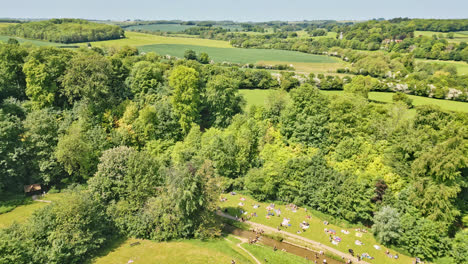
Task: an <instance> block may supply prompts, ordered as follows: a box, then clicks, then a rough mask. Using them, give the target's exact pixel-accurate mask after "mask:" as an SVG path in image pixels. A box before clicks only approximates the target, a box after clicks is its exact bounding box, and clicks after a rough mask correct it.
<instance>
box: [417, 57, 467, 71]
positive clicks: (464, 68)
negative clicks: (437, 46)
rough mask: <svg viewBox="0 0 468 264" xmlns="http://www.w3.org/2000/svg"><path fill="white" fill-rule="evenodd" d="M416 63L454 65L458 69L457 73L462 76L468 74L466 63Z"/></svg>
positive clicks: (432, 61) (435, 61)
mask: <svg viewBox="0 0 468 264" xmlns="http://www.w3.org/2000/svg"><path fill="white" fill-rule="evenodd" d="M416 61H422V62H427V63H439V64H445V65H454V66H455V67H456V68H457V73H458V74H460V75H466V74H468V63H466V62H464V61H441V60H425V59H416Z"/></svg>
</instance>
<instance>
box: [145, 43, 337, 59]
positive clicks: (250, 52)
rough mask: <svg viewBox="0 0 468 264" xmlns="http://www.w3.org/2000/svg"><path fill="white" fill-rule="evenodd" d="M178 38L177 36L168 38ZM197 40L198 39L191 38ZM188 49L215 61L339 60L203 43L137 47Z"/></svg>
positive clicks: (177, 51) (179, 51) (175, 53)
mask: <svg viewBox="0 0 468 264" xmlns="http://www.w3.org/2000/svg"><path fill="white" fill-rule="evenodd" d="M169 39H178V38H169ZM192 40H193V41H198V40H199V39H192ZM188 49H191V50H194V51H195V52H197V53H201V52H206V53H208V55H209V56H210V58H211V59H213V60H214V61H215V62H233V63H241V64H244V63H258V62H261V61H274V62H277V63H278V64H292V63H297V62H300V63H321V64H339V62H340V60H339V59H337V58H333V57H328V56H325V55H313V54H307V53H302V52H297V51H288V50H276V49H243V48H232V47H231V48H223V47H210V46H204V45H203V43H200V44H195V45H183V44H155V45H146V46H141V47H139V50H140V51H142V52H151V51H152V52H156V53H158V54H161V55H166V54H168V55H171V56H176V57H180V58H181V57H183V56H184V52H185V51H186V50H188Z"/></svg>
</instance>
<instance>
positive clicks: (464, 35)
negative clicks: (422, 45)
mask: <svg viewBox="0 0 468 264" xmlns="http://www.w3.org/2000/svg"><path fill="white" fill-rule="evenodd" d="M453 33H454V36H453V39H449V38H447V33H442V32H436V31H415V32H414V36H415V37H418V36H426V37H432V36H433V35H436V36H437V37H438V36H439V35H440V34H442V35H444V38H445V39H447V41H448V42H468V31H458V32H453Z"/></svg>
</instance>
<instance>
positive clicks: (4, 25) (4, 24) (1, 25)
mask: <svg viewBox="0 0 468 264" xmlns="http://www.w3.org/2000/svg"><path fill="white" fill-rule="evenodd" d="M12 25H16V23H0V28H4V27H8V26H12Z"/></svg>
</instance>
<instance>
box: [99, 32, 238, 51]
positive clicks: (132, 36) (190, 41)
mask: <svg viewBox="0 0 468 264" xmlns="http://www.w3.org/2000/svg"><path fill="white" fill-rule="evenodd" d="M125 36H126V38H123V39H115V40H105V41H96V42H91V44H92V45H93V46H98V47H104V46H108V47H109V46H145V45H153V44H179V45H198V46H205V47H217V48H233V47H232V46H231V45H229V42H227V41H222V40H211V39H199V38H179V37H163V36H156V35H151V34H145V33H139V32H130V31H126V32H125Z"/></svg>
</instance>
